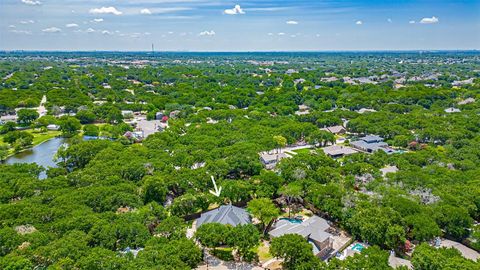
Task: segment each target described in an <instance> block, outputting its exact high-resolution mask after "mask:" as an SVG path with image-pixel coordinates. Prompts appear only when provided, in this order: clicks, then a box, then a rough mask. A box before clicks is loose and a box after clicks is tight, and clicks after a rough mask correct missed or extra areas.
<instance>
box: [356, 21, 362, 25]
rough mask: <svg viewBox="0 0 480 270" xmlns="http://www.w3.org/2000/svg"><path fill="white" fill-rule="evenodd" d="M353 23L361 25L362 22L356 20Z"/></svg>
mask: <svg viewBox="0 0 480 270" xmlns="http://www.w3.org/2000/svg"><path fill="white" fill-rule="evenodd" d="M355 24H356V25H362V24H363V22H362V21H357V22H356V23H355Z"/></svg>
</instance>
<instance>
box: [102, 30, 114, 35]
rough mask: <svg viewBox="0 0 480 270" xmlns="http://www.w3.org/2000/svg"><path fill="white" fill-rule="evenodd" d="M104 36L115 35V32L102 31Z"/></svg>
mask: <svg viewBox="0 0 480 270" xmlns="http://www.w3.org/2000/svg"><path fill="white" fill-rule="evenodd" d="M102 34H104V35H113V32H110V31H108V30H103V31H102Z"/></svg>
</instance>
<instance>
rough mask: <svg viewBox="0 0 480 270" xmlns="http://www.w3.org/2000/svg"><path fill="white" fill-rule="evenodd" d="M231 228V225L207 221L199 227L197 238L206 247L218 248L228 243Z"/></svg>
mask: <svg viewBox="0 0 480 270" xmlns="http://www.w3.org/2000/svg"><path fill="white" fill-rule="evenodd" d="M231 229H232V227H231V226H228V225H223V224H220V223H206V224H202V225H201V226H200V227H199V228H198V229H197V232H196V233H195V238H197V240H198V241H200V243H202V245H204V246H206V247H209V248H217V247H219V246H222V245H224V244H226V243H227V236H228V235H229V233H230V231H231Z"/></svg>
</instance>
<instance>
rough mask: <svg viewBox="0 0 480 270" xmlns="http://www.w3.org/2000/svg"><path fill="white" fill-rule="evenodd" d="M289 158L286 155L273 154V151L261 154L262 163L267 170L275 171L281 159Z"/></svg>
mask: <svg viewBox="0 0 480 270" xmlns="http://www.w3.org/2000/svg"><path fill="white" fill-rule="evenodd" d="M287 157H289V156H288V155H287V154H285V153H273V151H271V152H262V153H260V161H261V162H262V164H263V165H264V166H265V168H266V169H267V170H272V169H274V168H275V166H276V165H277V163H278V162H279V161H280V160H281V159H283V158H287Z"/></svg>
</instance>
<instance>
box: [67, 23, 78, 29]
mask: <svg viewBox="0 0 480 270" xmlns="http://www.w3.org/2000/svg"><path fill="white" fill-rule="evenodd" d="M65 27H67V28H74V27H78V24H76V23H68V24H65Z"/></svg>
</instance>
